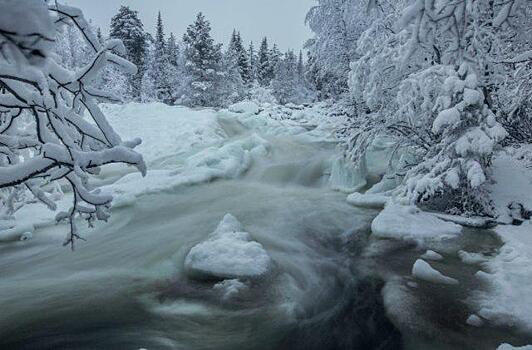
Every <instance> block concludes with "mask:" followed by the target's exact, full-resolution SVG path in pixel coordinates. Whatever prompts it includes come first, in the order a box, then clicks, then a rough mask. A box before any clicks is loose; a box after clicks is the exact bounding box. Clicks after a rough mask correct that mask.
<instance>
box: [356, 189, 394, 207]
mask: <svg viewBox="0 0 532 350" xmlns="http://www.w3.org/2000/svg"><path fill="white" fill-rule="evenodd" d="M389 199H390V197H388V196H385V195H383V194H371V193H364V194H363V193H358V192H355V193H352V194H350V195H349V196H347V203H349V204H351V205H354V206H356V207H362V208H374V209H380V208H384V206H385V205H386V203H387V202H388V200H389Z"/></svg>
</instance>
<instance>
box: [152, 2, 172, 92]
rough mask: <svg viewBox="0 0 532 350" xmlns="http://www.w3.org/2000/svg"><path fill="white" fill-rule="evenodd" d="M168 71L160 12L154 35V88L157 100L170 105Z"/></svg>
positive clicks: (168, 65)
mask: <svg viewBox="0 0 532 350" xmlns="http://www.w3.org/2000/svg"><path fill="white" fill-rule="evenodd" d="M169 70H170V59H169V56H168V52H167V47H166V41H165V38H164V26H163V20H162V17H161V12H159V14H158V16H157V28H156V33H155V61H154V78H155V88H156V90H157V100H158V101H161V102H165V103H170V102H171V100H172V93H171V88H170V83H169V79H168V78H169V77H168V71H169Z"/></svg>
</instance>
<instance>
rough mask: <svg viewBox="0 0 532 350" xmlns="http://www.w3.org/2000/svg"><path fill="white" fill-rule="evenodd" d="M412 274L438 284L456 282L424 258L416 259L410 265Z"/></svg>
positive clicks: (456, 282)
mask: <svg viewBox="0 0 532 350" xmlns="http://www.w3.org/2000/svg"><path fill="white" fill-rule="evenodd" d="M412 276H414V277H416V278H418V279H420V280H423V281H427V282H432V283H440V284H458V281H457V280H455V279H454V278H451V277H447V276H445V275H443V274H442V273H441V272H439V271H438V270H436V269H434V268H433V267H432V266H430V264H429V263H428V262H426V261H424V260H421V259H418V260H417V261H416V262H415V263H414V266H413V267H412Z"/></svg>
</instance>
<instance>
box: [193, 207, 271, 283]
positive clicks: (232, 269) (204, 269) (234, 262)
mask: <svg viewBox="0 0 532 350" xmlns="http://www.w3.org/2000/svg"><path fill="white" fill-rule="evenodd" d="M271 269H272V260H271V258H270V256H269V255H268V253H267V252H266V250H264V248H263V247H262V245H261V244H260V243H258V242H255V241H252V240H251V237H250V234H249V233H248V232H245V231H244V229H243V227H242V224H241V223H240V222H239V221H238V220H237V219H236V218H235V217H234V216H233V215H231V214H227V215H225V217H224V218H223V220H222V221H221V222H220V224H218V227H217V228H216V230H215V231H214V232H213V233H211V234H210V235H209V237H208V238H207V240H205V241H203V242H201V243H199V244H197V245H196V246H194V247H193V248H192V249H191V250H190V252H189V253H188V255H187V257H186V258H185V270H186V272H187V274H188V275H189V276H190V277H193V278H198V279H234V278H239V279H250V278H259V277H262V276H264V275H266V274H267V273H268V272H270V271H271Z"/></svg>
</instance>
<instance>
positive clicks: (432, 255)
mask: <svg viewBox="0 0 532 350" xmlns="http://www.w3.org/2000/svg"><path fill="white" fill-rule="evenodd" d="M421 258H422V259H425V260H434V261H438V260H443V256H441V255H440V254H438V253H436V252H435V251H434V250H427V251H426V252H425V254H423V255H421Z"/></svg>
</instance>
